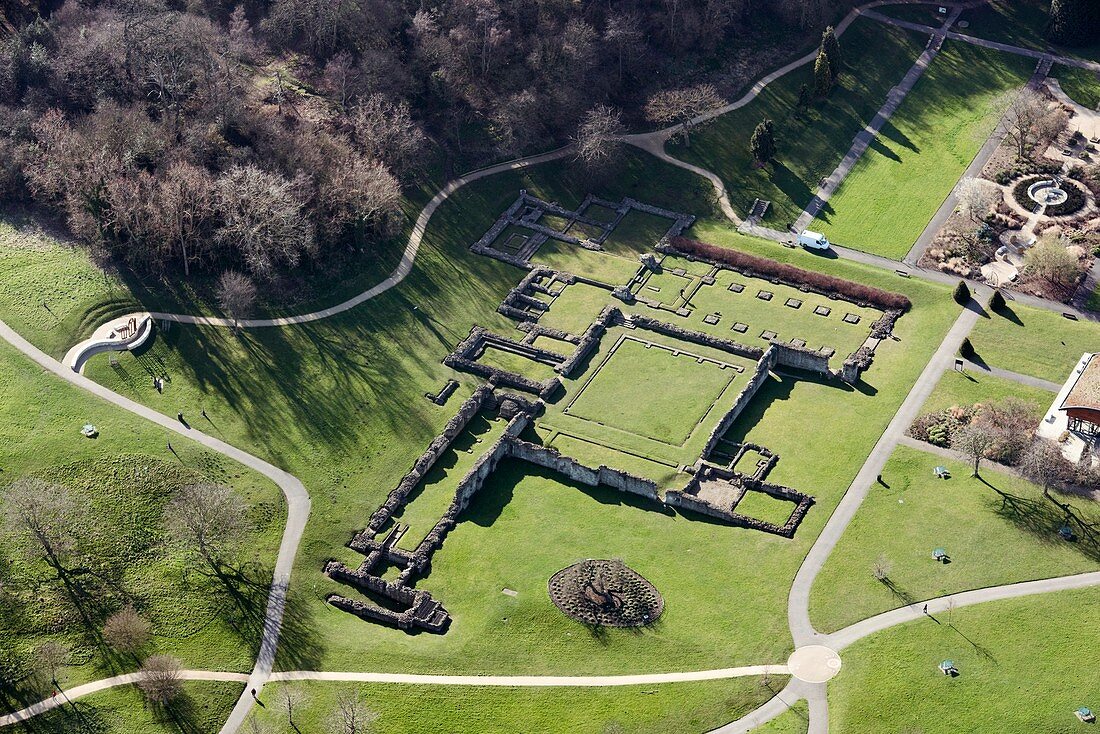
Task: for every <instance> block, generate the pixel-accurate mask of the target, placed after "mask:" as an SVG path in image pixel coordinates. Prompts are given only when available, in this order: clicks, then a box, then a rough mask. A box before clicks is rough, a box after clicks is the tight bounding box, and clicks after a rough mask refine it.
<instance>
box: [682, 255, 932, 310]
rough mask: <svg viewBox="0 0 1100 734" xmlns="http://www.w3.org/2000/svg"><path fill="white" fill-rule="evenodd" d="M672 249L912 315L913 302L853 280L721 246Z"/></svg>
mask: <svg viewBox="0 0 1100 734" xmlns="http://www.w3.org/2000/svg"><path fill="white" fill-rule="evenodd" d="M670 243H671V245H672V246H673V247H674V248H675V249H676V250H678V251H679V252H681V253H683V254H686V255H695V256H696V257H701V258H706V259H708V260H713V261H715V262H718V263H721V264H723V265H728V266H729V267H731V268H734V269H736V270H739V271H742V272H744V273H745V274H746V275H756V276H759V277H762V278H776V279H778V280H781V281H784V282H786V283H787V284H790V285H793V286H794V287H796V288H797V287H799V286H807V287H809V288H810V289H811V290H815V291H818V292H820V293H825V294H835V295H836V296H838V297H840V298H843V299H845V300H848V301H857V302H862V303H869V304H871V305H873V306H877V307H879V308H882V309H885V310H888V311H889V310H894V311H908V310H909V309H910V308H911V307H912V305H913V304H912V302H911V301H910V300H909V299H908V298H906V297H905V296H903V295H902V294H900V293H891V292H890V291H884V290H882V289H880V288H874V287H872V286H869V285H863V284H862V283H856V282H855V281H852V280H844V279H843V278H837V277H835V276H832V275H826V274H824V273H818V272H815V271H813V270H803V269H802V268H799V267H795V266H794V265H788V264H787V263H781V262H778V261H776V260H769V259H768V258H766V257H759V256H757V255H750V254H748V253H747V252H741V251H739V250H730V249H727V248H725V247H719V246H718V245H710V244H707V243H706V242H700V241H698V240H693V239H689V238H687V237H673V238H671V239H670Z"/></svg>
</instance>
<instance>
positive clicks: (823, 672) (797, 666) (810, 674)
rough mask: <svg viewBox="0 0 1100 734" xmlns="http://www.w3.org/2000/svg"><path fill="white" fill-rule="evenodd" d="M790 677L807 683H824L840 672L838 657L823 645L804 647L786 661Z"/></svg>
mask: <svg viewBox="0 0 1100 734" xmlns="http://www.w3.org/2000/svg"><path fill="white" fill-rule="evenodd" d="M787 667H788V668H789V669H790V671H791V675H793V676H794V677H795V678H798V679H799V680H801V681H805V682H807V683H824V682H825V681H827V680H829V679H830V678H832V677H833V676H835V675H836V674H837V673H839V672H840V656H839V655H837V654H836V652H834V651H833V650H830V649H829V648H827V647H825V646H824V645H806V646H805V647H800V648H798V649H797V650H795V651H794V652H792V653H791V656H790V658H788V659H787Z"/></svg>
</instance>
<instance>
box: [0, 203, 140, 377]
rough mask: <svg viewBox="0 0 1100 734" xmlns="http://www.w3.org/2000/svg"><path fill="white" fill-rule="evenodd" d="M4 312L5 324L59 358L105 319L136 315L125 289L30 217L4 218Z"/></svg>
mask: <svg viewBox="0 0 1100 734" xmlns="http://www.w3.org/2000/svg"><path fill="white" fill-rule="evenodd" d="M0 281H3V283H4V287H3V288H0V312H2V313H3V317H2V318H3V320H4V321H6V322H7V324H8V326H10V327H12V328H13V329H15V330H16V331H18V332H19V333H20V334H23V335H24V336H28V337H31V336H33V337H34V338H33V339H32V341H34V343H35V344H36V345H37V346H38V347H39V348H41V349H42V350H43V351H45V352H48V353H50V354H52V355H54V356H55V357H60V356H61V355H63V354H64V353H65V352H66V350H68V348H69V347H71V346H72V345H73V344H74V343H75V342H76V341H77V340H76V339H75V338H74V336H75V335H77V334H86V333H90V332H91V331H92V330H93V329H95V327H96V326H99V324H100V323H102V322H103V321H104V320H106V319H109V318H111V317H113V316H117V315H119V314H122V313H127V312H129V311H133V310H134V309H135V308H136V301H135V300H134V299H133V298H132V297H131V296H130V294H129V292H128V291H127V290H126V287H125V285H124V284H123V283H122V282H121V281H120V280H119V279H118V278H115V277H112V276H108V275H106V274H105V273H104V272H103V271H102V270H100V269H99V268H97V267H96V266H95V265H93V264H92V263H91V261H90V260H89V259H88V255H87V253H86V252H85V251H84V250H82V249H79V248H78V247H76V246H75V245H70V244H64V243H62V242H61V241H59V240H57V239H55V238H53V237H52V236H50V234H49V233H48V232H46V231H44V230H42V229H41V228H39V227H38V226H37V225H36V224H35V222H34V221H32V220H31V219H29V218H28V217H25V216H24V217H21V216H18V215H15V214H11V213H6V214H0Z"/></svg>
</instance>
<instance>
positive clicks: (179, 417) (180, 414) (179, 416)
mask: <svg viewBox="0 0 1100 734" xmlns="http://www.w3.org/2000/svg"><path fill="white" fill-rule="evenodd" d="M176 420H178V421H179V422H180V423H183V411H182V410H178V411H176Z"/></svg>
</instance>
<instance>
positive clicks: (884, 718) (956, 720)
mask: <svg viewBox="0 0 1100 734" xmlns="http://www.w3.org/2000/svg"><path fill="white" fill-rule="evenodd" d="M1097 604H1100V590H1097V589H1086V590H1081V591H1060V592H1057V593H1053V594H1043V595H1040V596H1029V597H1024V598H1020V599H1010V600H1005V601H997V602H989V603H987V604H979V605H976V606H971V607H965V608H963V609H958V610H955V611H954V612H951V613H948V614H941V615H938V616H939V620H940V622H941V623H940V624H936V623H935V622H933V621H932V620H930V619H922V620H919V621H916V622H910V623H909V624H906V625H903V626H901V627H897V628H894V629H891V630H887V631H884V632H880V633H878V634H876V635H874V636H873V637H870V638H868V639H865V640H861V641H860V642H858V643H856V644H855V645H853V646H852V647H850V648H848V649H847V650H845V651H844V653H843V655H844V669H843V670H842V671H841V673H840V675H839V676H838V677H837V678H836V679H835V680H833V681H832V682H831V683H829V718H830V731H836V732H841V733H842V734H845V733H847V732H872V731H873V732H887V731H889V732H895V731H896V732H902V731H920V732H924V734H952V733H953V732H963V731H967V732H978V731H983V732H993V731H997V732H1040V731H1041V732H1044V733H1045V734H1070V733H1071V732H1081V731H1086V730H1088V729H1089V728H1090V727H1088V726H1087V725H1084V724H1081V723H1080V722H1079V721H1078V720H1077V718H1076V717H1075V716H1074V715H1073V712H1074V711H1075V710H1076V709H1077V707H1079V706H1089V707H1091V708H1092V709H1093V710H1094V711H1095V710H1096V701H1097V700H1100V677H1097V675H1096V640H1097V639H1098V637H1100V615H1097V614H1096V608H1097ZM942 660H953V661H954V662H955V664H956V666H958V668H959V671H960V673H961V675H959V677H958V678H950V677H947V676H945V675H943V674H942V673H940V671H939V670H938V668H937V666H938V665H939V663H940V662H941V661H942Z"/></svg>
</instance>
